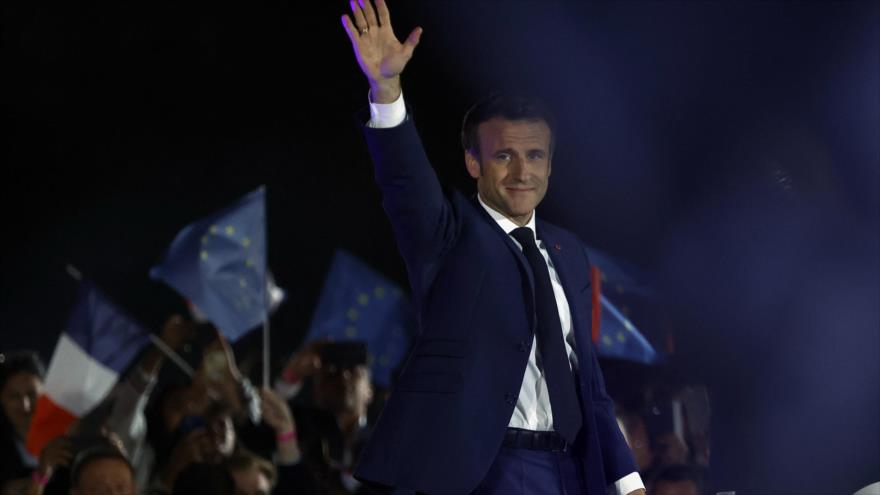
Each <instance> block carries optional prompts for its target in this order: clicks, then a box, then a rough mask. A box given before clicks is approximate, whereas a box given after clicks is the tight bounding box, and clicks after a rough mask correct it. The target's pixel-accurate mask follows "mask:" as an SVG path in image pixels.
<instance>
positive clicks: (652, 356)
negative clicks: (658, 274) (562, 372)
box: [588, 249, 659, 364]
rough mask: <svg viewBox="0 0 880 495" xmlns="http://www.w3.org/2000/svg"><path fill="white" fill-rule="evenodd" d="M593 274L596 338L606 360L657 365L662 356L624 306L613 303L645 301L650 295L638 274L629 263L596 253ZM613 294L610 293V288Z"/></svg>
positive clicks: (593, 253) (594, 254)
mask: <svg viewBox="0 0 880 495" xmlns="http://www.w3.org/2000/svg"><path fill="white" fill-rule="evenodd" d="M588 254H589V257H590V260H591V261H592V262H593V267H592V268H593V270H594V271H595V272H596V273H597V275H598V276H593V277H591V278H592V279H593V292H594V301H593V305H594V308H595V309H594V311H597V312H598V313H597V316H598V318H594V323H593V324H594V328H593V338H594V339H595V340H596V349H597V350H598V352H599V355H600V356H602V357H609V358H616V359H623V360H626V361H634V362H637V363H643V364H652V363H655V362H657V360H658V359H659V355H658V354H657V351H656V350H655V349H654V347H653V346H652V345H651V343H650V342H649V341H648V339H647V338H645V336H644V335H642V333H641V332H640V331H639V330H638V328H636V326H635V324H633V322H632V320H631V319H630V317H629V316H628V315H627V314H626V311H625V309H624V308H625V307H624V306H623V305H622V304H615V302H613V299H615V298H617V299H622V298H623V296H624V295H626V296H629V297H636V298H644V297H645V296H646V295H647V294H648V291H647V289H646V288H645V287H644V285H643V281H641V282H640V281H639V280H638V277H637V276H634V275H633V273H635V272H636V270H635V269H633V268H632V267H629V266H627V265H626V264H625V263H623V262H621V261H619V260H615V259H613V258H611V257H610V256H608V255H605V254H603V253H601V252H598V251H596V250H593V249H590V250H589V253H588ZM608 287H611V288H612V290H611V291H608V290H607V288H608Z"/></svg>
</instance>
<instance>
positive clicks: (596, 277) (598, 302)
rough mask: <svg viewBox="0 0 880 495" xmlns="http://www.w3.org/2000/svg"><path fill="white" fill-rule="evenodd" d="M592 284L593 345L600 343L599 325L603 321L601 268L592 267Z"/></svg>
mask: <svg viewBox="0 0 880 495" xmlns="http://www.w3.org/2000/svg"><path fill="white" fill-rule="evenodd" d="M590 284H591V285H592V287H593V290H592V291H591V292H592V293H591V297H592V299H593V301H592V302H593V343H594V344H595V343H597V342H599V324H600V322H601V321H602V274H601V272H599V267H597V266H591V267H590Z"/></svg>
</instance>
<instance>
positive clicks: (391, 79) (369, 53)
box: [342, 0, 422, 103]
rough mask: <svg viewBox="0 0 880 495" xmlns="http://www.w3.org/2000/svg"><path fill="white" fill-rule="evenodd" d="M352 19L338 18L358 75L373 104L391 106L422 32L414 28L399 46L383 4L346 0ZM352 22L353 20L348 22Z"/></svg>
mask: <svg viewBox="0 0 880 495" xmlns="http://www.w3.org/2000/svg"><path fill="white" fill-rule="evenodd" d="M349 3H350V6H351V12H352V15H351V17H349V15H348V14H345V15H343V16H342V25H343V27H345V32H346V33H347V34H348V38H349V39H350V40H351V44H352V46H353V47H354V53H355V57H357V62H358V65H360V68H361V71H363V73H364V75H365V76H367V80H368V81H369V83H370V90H371V96H372V98H373V101H374V102H376V103H391V102H393V101H394V100H396V99H397V97H398V96H400V74H401V73H402V72H403V69H404V67H406V64H407V63H408V62H409V60H410V59H411V58H412V55H413V50H415V48H416V45H418V44H419V39H420V38H421V36H422V28H420V27H416V28H415V29H413V30H412V32H411V33H410V34H409V36H407V38H406V40H404V42H403V43H401V42H400V41H398V39H397V36H395V35H394V30H393V29H392V27H391V15H390V14H389V12H388V6H387V5H385V0H376V6H375V8H374V7H373V4H372V2H371V0H350V2H349ZM352 18H354V19H353V20H352Z"/></svg>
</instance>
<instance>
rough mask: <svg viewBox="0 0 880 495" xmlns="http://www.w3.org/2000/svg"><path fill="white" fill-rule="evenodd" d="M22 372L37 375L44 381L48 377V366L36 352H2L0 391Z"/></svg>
mask: <svg viewBox="0 0 880 495" xmlns="http://www.w3.org/2000/svg"><path fill="white" fill-rule="evenodd" d="M22 371H24V372H27V373H30V374H32V375H36V376H38V377H39V378H40V380H42V379H43V378H44V377H45V376H46V366H45V365H44V364H43V360H42V359H40V356H39V355H38V354H37V353H36V352H34V351H10V352H0V389H2V388H3V386H4V385H6V381H7V380H9V379H10V378H12V376H13V375H15V374H17V373H21V372H22Z"/></svg>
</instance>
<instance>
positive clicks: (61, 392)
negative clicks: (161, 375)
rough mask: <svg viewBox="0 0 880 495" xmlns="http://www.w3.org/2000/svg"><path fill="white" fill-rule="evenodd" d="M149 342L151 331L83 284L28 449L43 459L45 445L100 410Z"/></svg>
mask: <svg viewBox="0 0 880 495" xmlns="http://www.w3.org/2000/svg"><path fill="white" fill-rule="evenodd" d="M147 342H149V332H148V331H147V330H145V329H144V328H143V327H141V326H140V325H138V324H137V323H135V321H134V320H133V319H132V318H131V317H129V316H128V315H127V314H126V313H125V312H124V311H122V310H121V309H119V308H118V307H116V306H115V305H114V304H113V303H111V302H110V300H109V299H108V298H107V297H105V296H104V295H103V294H102V293H101V291H100V290H99V289H98V288H97V287H95V286H94V285H92V284H90V283H89V282H87V281H85V280H83V281H81V282H80V284H79V290H78V294H77V300H76V303H75V305H74V308H73V311H72V313H71V315H70V319H69V320H68V322H67V328H66V329H65V330H64V332H62V333H61V337H60V338H59V339H58V344H57V345H56V346H55V352H54V354H53V355H52V360H51V361H50V363H49V371H48V373H47V374H46V381H45V386H44V390H43V394H42V395H41V396H40V397H39V398H38V399H37V407H36V410H35V411H34V416H33V418H32V419H31V426H30V430H29V431H28V437H27V450H28V451H29V452H30V453H31V454H33V455H35V456H36V455H39V452H40V451H41V450H42V449H43V447H44V446H45V445H46V443H48V442H49V441H50V440H52V439H53V438H55V437H57V436H59V435H63V434H65V433H66V432H67V430H68V428H69V427H70V425H71V424H72V423H73V422H74V421H76V420H77V419H78V418H80V417H82V416H83V415H85V414H86V413H88V412H89V411H90V410H91V409H92V408H94V407H95V406H97V405H98V404H99V403H100V402H101V401H102V400H103V399H104V397H105V396H106V395H107V393H108V392H110V390H111V389H112V388H113V386H114V385H115V384H116V381H117V379H118V378H119V375H120V374H121V373H122V372H123V371H124V370H125V369H126V368H128V366H129V364H130V363H131V361H132V359H134V357H135V356H136V355H137V354H138V353H139V352H140V350H141V349H143V347H144V345H146V343H147Z"/></svg>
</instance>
